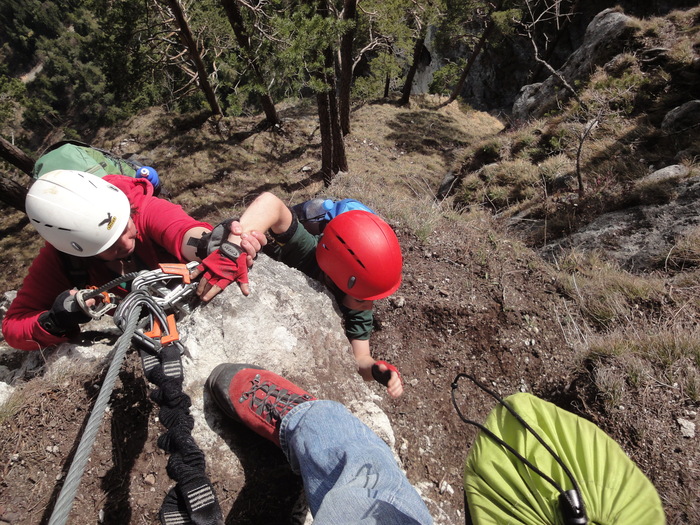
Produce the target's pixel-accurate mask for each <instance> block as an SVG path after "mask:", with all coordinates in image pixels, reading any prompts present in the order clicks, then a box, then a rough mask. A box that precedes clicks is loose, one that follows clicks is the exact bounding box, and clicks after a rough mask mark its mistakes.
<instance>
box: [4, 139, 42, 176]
mask: <svg viewBox="0 0 700 525" xmlns="http://www.w3.org/2000/svg"><path fill="white" fill-rule="evenodd" d="M0 159H2V160H4V161H6V162H9V163H10V164H12V165H13V166H15V167H17V168H19V169H20V170H22V171H23V172H24V173H26V174H27V175H29V176H31V174H32V170H33V169H34V159H33V158H31V157H30V156H29V155H27V154H26V153H24V151H22V150H21V149H19V148H18V147H17V146H15V145H14V144H12V143H10V142H8V141H6V140H5V139H4V138H2V137H0Z"/></svg>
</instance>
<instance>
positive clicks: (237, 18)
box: [221, 0, 282, 125]
mask: <svg viewBox="0 0 700 525" xmlns="http://www.w3.org/2000/svg"><path fill="white" fill-rule="evenodd" d="M221 5H222V6H223V8H224V11H226V16H228V21H229V23H230V24H231V28H232V29H233V34H234V35H235V36H236V41H237V42H238V45H239V46H240V48H241V49H242V50H243V53H244V54H245V57H246V60H247V61H248V65H250V68H251V70H252V71H253V75H254V76H255V81H256V82H257V83H258V84H259V85H260V87H261V88H262V89H263V90H264V92H263V94H262V95H260V104H261V105H262V108H263V111H264V112H265V119H266V120H267V121H268V122H269V123H270V125H279V124H281V123H282V121H281V120H280V118H279V115H277V109H276V108H275V103H274V101H273V100H272V96H270V93H269V91H268V90H267V87H266V86H267V84H266V83H265V79H264V78H263V75H262V72H261V71H260V68H259V67H258V64H257V63H256V62H255V54H254V53H253V50H252V49H251V46H250V36H249V35H248V32H247V31H246V29H245V24H244V21H243V16H242V15H241V10H240V9H239V7H238V4H237V3H236V1H235V0H221Z"/></svg>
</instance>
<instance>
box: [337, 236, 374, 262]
mask: <svg viewBox="0 0 700 525" xmlns="http://www.w3.org/2000/svg"><path fill="white" fill-rule="evenodd" d="M336 238H337V239H338V240H339V241H340V242H342V243H343V244H344V245H345V249H346V250H347V251H348V252H349V253H350V255H352V256H353V257H354V258H355V260H356V261H357V264H359V265H360V266H362V267H363V268H364V269H365V270H366V269H367V268H366V267H365V265H364V264H362V261H361V260H360V258H359V257H358V256H357V255H355V252H353V251H352V249H351V248H350V247H349V246H348V243H346V242H345V241H344V240H343V238H342V237H341V236H340V235H336Z"/></svg>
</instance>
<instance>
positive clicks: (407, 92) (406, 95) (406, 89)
mask: <svg viewBox="0 0 700 525" xmlns="http://www.w3.org/2000/svg"><path fill="white" fill-rule="evenodd" d="M424 43H425V30H424V29H421V32H420V35H418V38H417V39H416V45H415V47H414V48H413V62H412V63H411V67H410V68H409V69H408V74H407V75H406V83H405V84H404V85H403V91H402V93H401V99H400V100H399V104H401V105H404V104H408V101H409V99H410V97H411V88H412V87H413V78H414V77H415V76H416V71H417V70H418V61H419V60H420V57H421V55H422V54H423V45H424Z"/></svg>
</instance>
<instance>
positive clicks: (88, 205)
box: [25, 170, 131, 257]
mask: <svg viewBox="0 0 700 525" xmlns="http://www.w3.org/2000/svg"><path fill="white" fill-rule="evenodd" d="M25 209H26V211H27V216H28V217H29V220H30V222H31V223H32V224H33V225H34V227H35V228H36V229H37V231H38V232H39V234H40V235H41V236H42V237H43V238H44V239H45V240H46V241H48V242H49V243H50V244H52V245H53V247H54V248H56V249H57V250H60V251H62V252H65V253H68V254H70V255H76V256H78V257H92V256H93V255H97V254H98V253H100V252H103V251H104V250H106V249H107V248H109V247H110V246H112V245H113V244H114V243H115V242H117V239H119V237H120V236H121V234H122V233H124V230H125V229H126V226H127V224H128V223H129V218H130V217H131V204H129V199H127V197H126V195H125V194H124V192H123V191H121V190H120V189H119V188H117V187H116V186H114V185H113V184H110V183H109V182H107V181H105V180H103V179H101V178H100V177H98V176H96V175H91V174H90V173H85V172H83V171H74V170H54V171H50V172H48V173H45V174H44V175H42V176H41V177H39V178H38V179H37V180H36V181H35V182H34V184H32V187H31V188H29V192H28V193H27V198H26V201H25Z"/></svg>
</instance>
